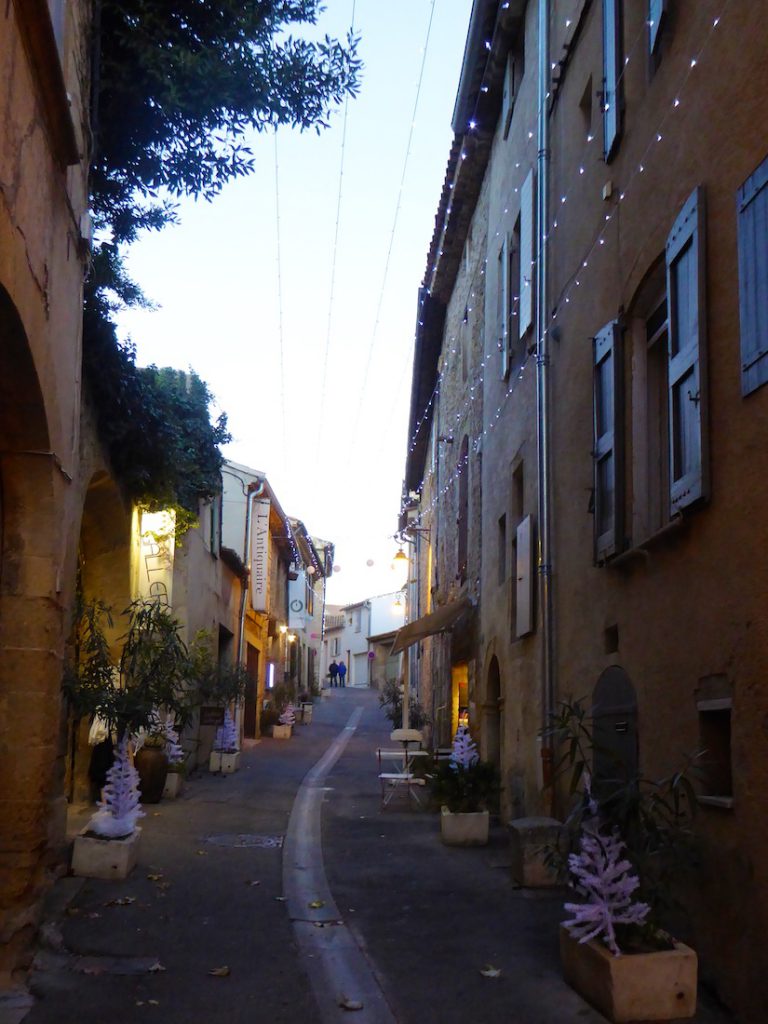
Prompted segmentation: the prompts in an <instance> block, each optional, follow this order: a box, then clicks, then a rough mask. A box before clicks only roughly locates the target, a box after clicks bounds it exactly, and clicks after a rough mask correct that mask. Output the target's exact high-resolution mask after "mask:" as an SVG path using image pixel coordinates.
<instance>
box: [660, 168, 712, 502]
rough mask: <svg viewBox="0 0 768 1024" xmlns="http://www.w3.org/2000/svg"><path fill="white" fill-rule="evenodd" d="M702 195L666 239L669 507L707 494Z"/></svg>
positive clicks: (689, 203) (696, 194) (685, 208)
mask: <svg viewBox="0 0 768 1024" xmlns="http://www.w3.org/2000/svg"><path fill="white" fill-rule="evenodd" d="M704 252H705V249H704V193H703V190H702V189H700V188H697V189H696V190H695V191H694V192H693V194H692V195H691V196H690V197H689V198H688V200H687V201H686V203H685V205H684V206H683V208H682V210H681V211H680V213H679V215H678V217H677V219H676V220H675V223H674V225H673V226H672V230H671V232H670V233H669V238H668V239H667V252H666V262H667V298H668V301H669V434H670V437H669V441H670V473H669V475H670V485H669V498H670V511H671V512H677V511H680V510H682V509H684V508H687V507H688V506H689V505H692V504H693V503H694V502H696V501H698V500H699V499H701V498H705V497H706V496H707V492H708V473H707V458H706V455H707V452H706V412H707V402H706V362H705V339H706V330H705V328H706V302H705V293H704V282H705V264H704Z"/></svg>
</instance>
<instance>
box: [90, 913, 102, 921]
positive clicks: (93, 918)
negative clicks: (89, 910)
mask: <svg viewBox="0 0 768 1024" xmlns="http://www.w3.org/2000/svg"><path fill="white" fill-rule="evenodd" d="M97 917H101V914H99V913H95V912H94V913H93V914H89V915H88V920H89V921H95V920H96V918H97Z"/></svg>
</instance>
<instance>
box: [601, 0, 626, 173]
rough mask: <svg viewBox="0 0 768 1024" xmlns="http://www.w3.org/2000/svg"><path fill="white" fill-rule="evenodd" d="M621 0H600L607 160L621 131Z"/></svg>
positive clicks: (611, 154)
mask: <svg viewBox="0 0 768 1024" xmlns="http://www.w3.org/2000/svg"><path fill="white" fill-rule="evenodd" d="M621 50H622V47H621V0H603V156H604V157H605V159H606V160H610V158H611V157H612V156H613V151H614V149H615V146H616V143H617V142H618V139H619V133H620V132H621V98H622V97H621V71H622V56H621Z"/></svg>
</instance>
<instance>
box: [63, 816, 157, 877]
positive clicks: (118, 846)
mask: <svg viewBox="0 0 768 1024" xmlns="http://www.w3.org/2000/svg"><path fill="white" fill-rule="evenodd" d="M140 841H141V829H140V828H137V829H136V831H135V832H133V833H131V835H129V836H126V837H125V839H98V838H97V837H95V836H88V835H86V834H85V830H83V831H82V832H81V833H80V835H79V836H76V837H75V845H74V849H73V852H72V874H73V875H79V876H80V877H81V878H107V879H113V878H127V877H128V875H129V874H130V873H131V871H133V869H134V867H135V866H136V861H137V859H138V856H139V843H140Z"/></svg>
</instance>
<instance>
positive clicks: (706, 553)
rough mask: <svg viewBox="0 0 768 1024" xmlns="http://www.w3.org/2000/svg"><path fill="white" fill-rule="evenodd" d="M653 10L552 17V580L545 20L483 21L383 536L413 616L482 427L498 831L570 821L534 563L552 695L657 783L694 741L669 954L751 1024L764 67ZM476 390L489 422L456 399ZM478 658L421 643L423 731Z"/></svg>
mask: <svg viewBox="0 0 768 1024" xmlns="http://www.w3.org/2000/svg"><path fill="white" fill-rule="evenodd" d="M652 7H653V8H654V9H656V8H658V11H659V12H660V14H661V20H660V21H659V20H656V21H654V19H653V17H651V18H650V19H649V18H648V5H645V4H639V5H638V4H629V3H621V2H619V0H604V2H603V3H597V2H595V0H593V2H589V0H556V2H554V3H552V4H551V5H550V6H549V10H550V51H549V54H548V59H547V61H546V63H545V66H546V67H548V68H549V72H550V77H549V78H548V80H547V82H546V92H547V103H548V117H547V120H548V128H549V150H548V156H549V170H550V176H549V189H548V194H547V198H548V204H549V215H548V218H547V223H546V225H545V231H544V234H545V235H546V246H547V249H546V251H547V257H548V275H547V281H546V287H547V295H546V309H545V319H544V321H543V323H542V324H541V331H542V337H543V336H544V335H546V339H547V346H546V348H548V358H547V360H546V364H544V363H543V364H542V365H546V370H547V375H548V377H549V391H548V397H549V399H550V410H551V411H550V419H549V424H548V426H549V430H550V437H551V451H552V462H551V468H552V474H551V509H552V519H551V530H552V533H551V536H552V540H553V544H552V553H551V559H550V561H551V567H550V566H546V565H543V564H542V558H541V551H540V549H539V548H538V543H537V542H538V539H539V538H538V533H539V527H540V525H541V524H539V523H538V522H537V518H538V517H537V511H538V508H539V504H540V502H539V479H540V467H539V459H538V440H539V436H540V435H539V430H538V414H537V362H536V351H535V349H536V341H537V337H536V335H535V324H534V325H533V327H532V328H531V329H530V333H528V334H527V335H526V332H525V329H524V325H523V323H522V321H523V320H524V318H525V317H526V315H527V311H526V309H525V303H527V302H528V301H529V300H530V301H531V302H532V304H533V309H534V310H535V300H536V296H535V295H532V296H530V297H527V296H526V295H525V277H526V274H525V266H526V258H527V256H528V254H529V253H530V249H529V248H527V246H528V245H529V239H528V238H527V236H526V231H527V228H526V224H525V208H526V204H528V203H531V205H532V209H531V213H532V214H533V215H535V208H536V198H537V193H536V189H537V184H538V182H537V175H536V170H537V167H536V164H537V86H538V83H537V74H538V67H537V44H538V40H537V24H538V14H539V9H538V8H539V5H538V4H537V3H536V2H533V0H531V2H529V3H524V2H518V3H515V2H511V3H504V4H501V3H496V2H494V0H488V2H486V3H478V4H475V5H474V8H473V14H472V21H471V24H470V30H469V35H468V43H467V49H466V51H465V60H464V65H463V67H462V69H461V77H460V84H459V91H458V98H457V102H456V110H455V115H454V125H453V127H454V132H455V133H456V136H455V141H454V145H453V149H452V153H451V162H450V163H449V174H448V178H447V180H446V189H445V190H444V193H443V196H442V199H441V204H440V207H439V209H438V215H437V223H436V232H435V237H434V240H433V243H432V248H431V251H430V254H429V258H428V268H427V274H426V277H425V280H424V291H425V292H426V297H424V296H423V297H422V315H420V318H419V321H420V326H419V329H418V330H417V348H416V357H415V361H414V378H413V391H412V406H411V424H410V435H411V437H410V444H409V451H408V457H407V462H406V479H405V487H404V505H403V516H402V519H401V528H403V529H404V530H405V533H406V535H408V530H409V526H410V528H413V527H414V526H416V527H421V528H424V527H427V528H428V529H429V533H428V534H421V535H420V541H421V551H420V557H419V559H418V565H419V577H420V580H421V592H420V597H419V602H418V609H419V610H418V614H420V615H423V614H424V613H425V612H426V611H429V610H431V607H432V604H431V603H430V602H431V601H434V602H435V603H441V602H443V601H447V600H450V599H451V597H452V596H454V594H455V593H456V592H457V587H456V585H455V581H454V580H453V579H452V576H451V574H452V571H453V572H454V573H455V568H453V569H452V566H455V561H453V562H452V557H453V555H452V553H453V551H454V550H455V544H456V530H457V518H458V516H457V511H458V510H457V505H456V489H455V487H453V484H452V485H451V486H449V488H448V491H444V490H443V489H444V488H445V486H446V483H447V480H448V478H447V477H446V476H444V477H443V478H442V479H441V480H438V479H437V472H436V463H435V460H434V456H433V454H432V453H433V451H435V450H436V449H437V450H439V446H438V444H437V438H438V437H440V436H445V435H446V434H447V435H453V436H454V438H456V437H457V436H461V435H462V433H463V432H464V431H466V432H467V434H468V436H469V437H470V439H471V440H473V439H475V438H478V439H480V446H479V447H480V452H481V453H482V471H481V474H480V475H479V477H475V479H479V480H480V482H481V486H476V487H474V488H472V491H473V493H474V494H475V496H476V499H477V500H476V502H475V504H474V505H473V513H472V517H471V518H470V523H471V525H470V534H471V537H472V538H473V541H471V542H470V551H472V546H473V542H474V543H475V544H476V545H477V548H478V550H477V552H473V553H472V554H471V555H470V563H471V564H472V565H473V566H475V568H474V569H472V570H471V571H470V573H469V579H468V586H470V587H472V588H474V590H473V592H472V594H473V599H474V598H476V597H477V596H478V593H479V612H478V617H479V626H480V629H479V635H478V636H477V637H476V638H475V639H474V640H472V639H470V644H471V645H472V644H473V645H474V646H473V653H472V658H474V660H475V671H474V683H473V681H472V678H471V677H470V697H469V701H468V708H469V723H470V729H471V731H472V733H473V735H475V737H476V738H477V739H479V742H480V746H481V750H482V752H483V755H484V756H485V757H489V758H491V759H493V760H496V761H497V762H498V763H499V764H500V767H501V770H502V783H503V790H502V806H501V809H502V815H503V817H504V819H505V820H509V819H511V818H520V817H526V816H537V815H542V814H544V815H546V814H550V813H551V812H552V810H554V811H555V812H559V814H560V815H562V814H563V813H564V811H565V807H566V795H565V794H558V793H557V792H556V791H555V790H553V789H552V788H551V787H546V786H545V785H544V781H545V776H546V771H545V770H544V769H545V768H546V765H543V763H542V759H541V753H542V751H541V747H542V742H541V738H540V730H541V727H542V724H543V719H544V713H545V708H546V703H545V700H544V696H543V695H544V693H545V690H544V681H543V679H542V676H543V669H542V665H543V658H542V655H543V645H544V642H545V637H544V636H543V633H544V629H543V621H542V609H541V607H540V603H541V602H540V601H537V596H538V594H539V593H540V588H541V582H542V578H543V576H544V574H545V573H546V574H548V575H550V578H551V580H552V586H553V602H552V612H553V614H552V617H551V627H552V633H551V638H552V650H553V651H554V662H553V664H554V672H553V674H554V682H555V694H554V696H555V699H556V700H558V699H566V698H568V697H584V698H585V699H586V701H587V706H588V707H591V708H593V709H594V711H595V712H596V714H597V717H598V727H599V728H600V729H602V730H603V732H604V734H605V735H606V736H607V737H609V739H610V743H611V745H612V746H613V747H614V748H615V749H616V750H617V752H620V753H621V754H622V756H623V757H625V758H626V759H628V760H629V762H630V764H632V765H636V766H637V767H638V768H639V770H640V771H641V772H642V773H643V774H644V775H645V776H646V777H647V778H650V779H655V778H661V777H663V776H664V775H665V774H668V773H669V772H671V771H673V770H674V769H675V768H677V767H678V766H679V765H680V764H681V763H682V762H683V760H684V758H685V755H686V754H690V753H693V752H695V751H697V750H699V751H700V750H705V751H706V753H705V755H704V756H703V757H702V758H701V759H700V761H701V763H700V767H701V769H702V771H701V776H702V777H701V780H700V781H699V782H698V783H697V785H698V790H699V799H700V806H699V811H698V815H697V819H696V831H697V835H698V837H699V841H700V852H701V865H700V867H698V868H693V867H692V868H691V870H690V872H689V875H688V882H689V883H690V884H689V886H688V887H689V889H690V892H689V893H688V894H687V895H688V900H687V907H688V911H689V918H688V924H687V926H683V927H682V930H683V932H685V933H686V934H684V935H683V936H682V937H684V938H690V939H691V940H692V944H693V945H695V947H696V948H697V950H698V952H699V955H700V958H701V963H702V970H703V974H704V976H705V977H707V978H708V979H709V980H710V981H711V982H713V984H714V985H715V986H716V987H717V990H718V991H719V993H720V995H721V996H722V998H723V999H724V1000H725V1001H726V1002H728V1003H729V1004H730V1005H731V1006H733V1007H734V1008H735V1009H736V1010H737V1011H738V1012H739V1013H740V1014H741V1018H740V1019H742V1018H743V1019H744V1020H748V1021H758V1020H761V1019H762V1016H761V1015H764V1006H765V1002H766V998H767V996H768V993H766V988H765V972H764V970H763V964H764V960H765V956H764V953H763V949H764V941H763V938H762V936H763V934H764V931H765V928H766V924H768V859H766V856H765V852H764V847H765V843H764V841H763V840H764V834H763V833H764V831H765V827H764V823H765V821H766V820H768V818H767V816H766V813H765V799H764V797H763V796H762V794H763V792H764V791H765V768H764V765H765V761H766V759H765V756H764V747H765V729H764V722H765V720H766V713H767V712H768V688H767V687H766V685H765V678H766V675H767V674H768V632H767V631H766V629H765V628H764V627H763V626H762V625H761V623H762V622H763V619H764V618H765V611H766V599H767V598H766V593H767V592H766V587H765V582H764V577H765V573H764V571H763V570H762V552H763V550H764V548H765V546H766V543H765V542H766V539H768V538H766V536H765V535H766V529H767V528H766V517H765V515H764V512H763V507H764V505H765V502H766V497H767V495H766V488H768V484H767V483H766V481H768V471H767V470H768V466H766V459H767V458H768V456H767V455H766V451H768V448H766V443H765V440H766V437H767V436H768V430H767V427H768V388H766V386H765V383H764V382H765V381H766V379H768V370H767V369H766V366H765V355H764V351H763V350H764V348H765V343H764V337H765V323H766V322H767V321H766V318H768V283H766V279H765V271H764V268H765V266H766V259H767V257H766V239H765V217H766V200H765V183H766V180H768V165H767V164H766V162H765V161H766V141H765V140H766V126H767V122H766V117H765V112H764V109H763V108H764V104H763V102H762V98H761V97H762V96H763V95H764V94H765V90H766V86H767V85H768V81H766V78H768V65H766V63H765V61H764V60H763V59H762V57H763V51H764V43H765V40H764V33H763V32H762V31H755V30H754V28H753V27H750V23H749V20H748V12H747V10H746V9H745V8H742V7H738V6H737V7H734V6H733V5H727V4H726V5H723V4H720V3H714V2H713V3H702V4H696V5H690V4H689V5H685V4H677V3H668V4H659V5H652ZM606 40H607V41H608V44H609V45H608V46H606ZM512 97H513V98H514V101H513V102H512V99H511V98H512ZM532 172H533V173H532ZM529 175H532V176H531V177H529ZM529 190H530V191H529ZM760 218H762V220H761V219H760ZM761 224H762V227H760V225H761ZM533 232H534V234H533V237H534V238H535V232H536V225H535V223H534V226H533ZM468 251H472V252H476V253H477V258H479V259H480V260H483V259H484V260H485V273H484V275H483V277H484V305H483V307H482V309H481V310H480V318H481V321H482V322H481V323H479V324H478V326H477V331H478V337H479V338H480V339H482V340H481V349H480V351H479V352H478V354H477V356H476V358H477V360H478V363H477V365H481V364H482V366H483V375H482V389H481V395H480V394H478V393H474V394H472V393H471V392H470V391H469V388H468V383H469V381H468V380H467V379H462V377H461V373H460V361H457V362H455V363H452V362H451V360H452V359H453V360H455V359H456V358H457V354H458V352H459V351H460V350H459V349H457V347H456V341H455V339H456V338H457V336H458V335H459V333H460V331H459V328H460V326H461V324H460V321H461V315H460V311H463V309H464V308H465V306H468V302H467V298H466V277H463V276H462V274H463V272H464V270H463V268H464V265H465V262H466V253H467V252H468ZM515 257H516V258H517V260H518V262H517V264H516V263H515V262H514V259H515ZM531 258H532V259H533V260H535V248H534V250H533V255H532V257H531ZM510 260H511V263H510ZM470 262H471V261H470ZM536 269H537V268H536V266H535V263H531V264H530V270H531V280H532V281H535V276H536ZM502 275H506V276H507V279H506V281H505V280H504V277H503V276H502ZM516 281H517V282H518V284H519V287H518V288H517V290H515V287H514V283H515V282H516ZM515 302H517V303H518V305H517V307H516V306H515ZM435 310H437V312H436V311H435ZM505 318H506V319H508V325H507V326H508V330H507V332H506V333H505V330H504V320H505ZM761 318H762V319H761ZM505 341H506V342H507V344H508V345H509V348H508V349H506V348H505ZM516 342H520V343H521V344H520V345H519V347H517V348H515V343H516ZM500 346H501V350H500ZM541 351H542V352H543V351H544V348H542V349H541ZM440 371H441V372H442V375H441V376H438V374H439V372H440ZM433 382H439V400H438V401H430V400H429V399H430V389H431V384H432V383H433ZM480 398H481V399H482V410H483V415H482V422H481V423H478V422H477V421H475V420H473V419H472V414H469V415H468V416H466V417H465V413H463V412H461V411H460V410H469V409H474V408H477V409H479V408H480V407H481V402H480ZM457 416H458V418H457ZM424 423H426V424H428V426H429V428H430V429H431V431H432V434H431V441H430V442H429V443H427V442H426V441H424V440H420V439H419V431H421V432H422V433H423V426H422V427H420V424H424ZM454 443H455V442H454ZM478 455H479V453H478ZM473 457H474V456H473ZM444 461H445V457H444V456H443V462H441V463H440V466H441V468H442V466H443V464H444ZM478 461H479V459H478ZM452 487H453V489H452ZM550 568H551V574H550V572H549V570H550ZM478 581H479V591H478ZM412 605H413V602H412ZM411 610H412V609H411ZM413 617H414V616H413V615H411V616H410V618H413ZM466 643H467V634H466V633H465V632H464V631H463V630H462V628H461V627H460V626H458V625H457V626H456V627H455V628H454V630H453V633H452V635H451V634H447V635H445V636H438V637H433V638H428V639H427V640H425V641H423V643H422V644H420V645H419V654H418V658H419V663H420V665H421V673H420V676H421V687H422V691H423V692H424V693H428V692H429V687H430V685H432V686H433V687H434V688H435V692H434V695H433V697H432V701H431V705H432V707H433V709H434V712H435V713H436V714H437V713H438V712H439V711H440V709H441V708H443V709H444V707H445V704H446V700H445V685H446V683H445V680H446V673H447V672H448V671H449V670H450V667H451V665H455V664H456V661H457V657H456V650H457V649H458V648H460V647H461V645H462V644H466ZM430 680H433V682H430ZM441 688H442V689H441ZM436 722H437V719H436ZM453 725H455V721H454V722H452V723H451V726H452V727H453ZM436 738H437V739H438V742H444V739H442V738H441V727H438V728H437V736H436ZM594 767H595V770H596V771H598V772H599V765H598V764H596V765H595V766H594ZM686 929H687V931H686Z"/></svg>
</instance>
